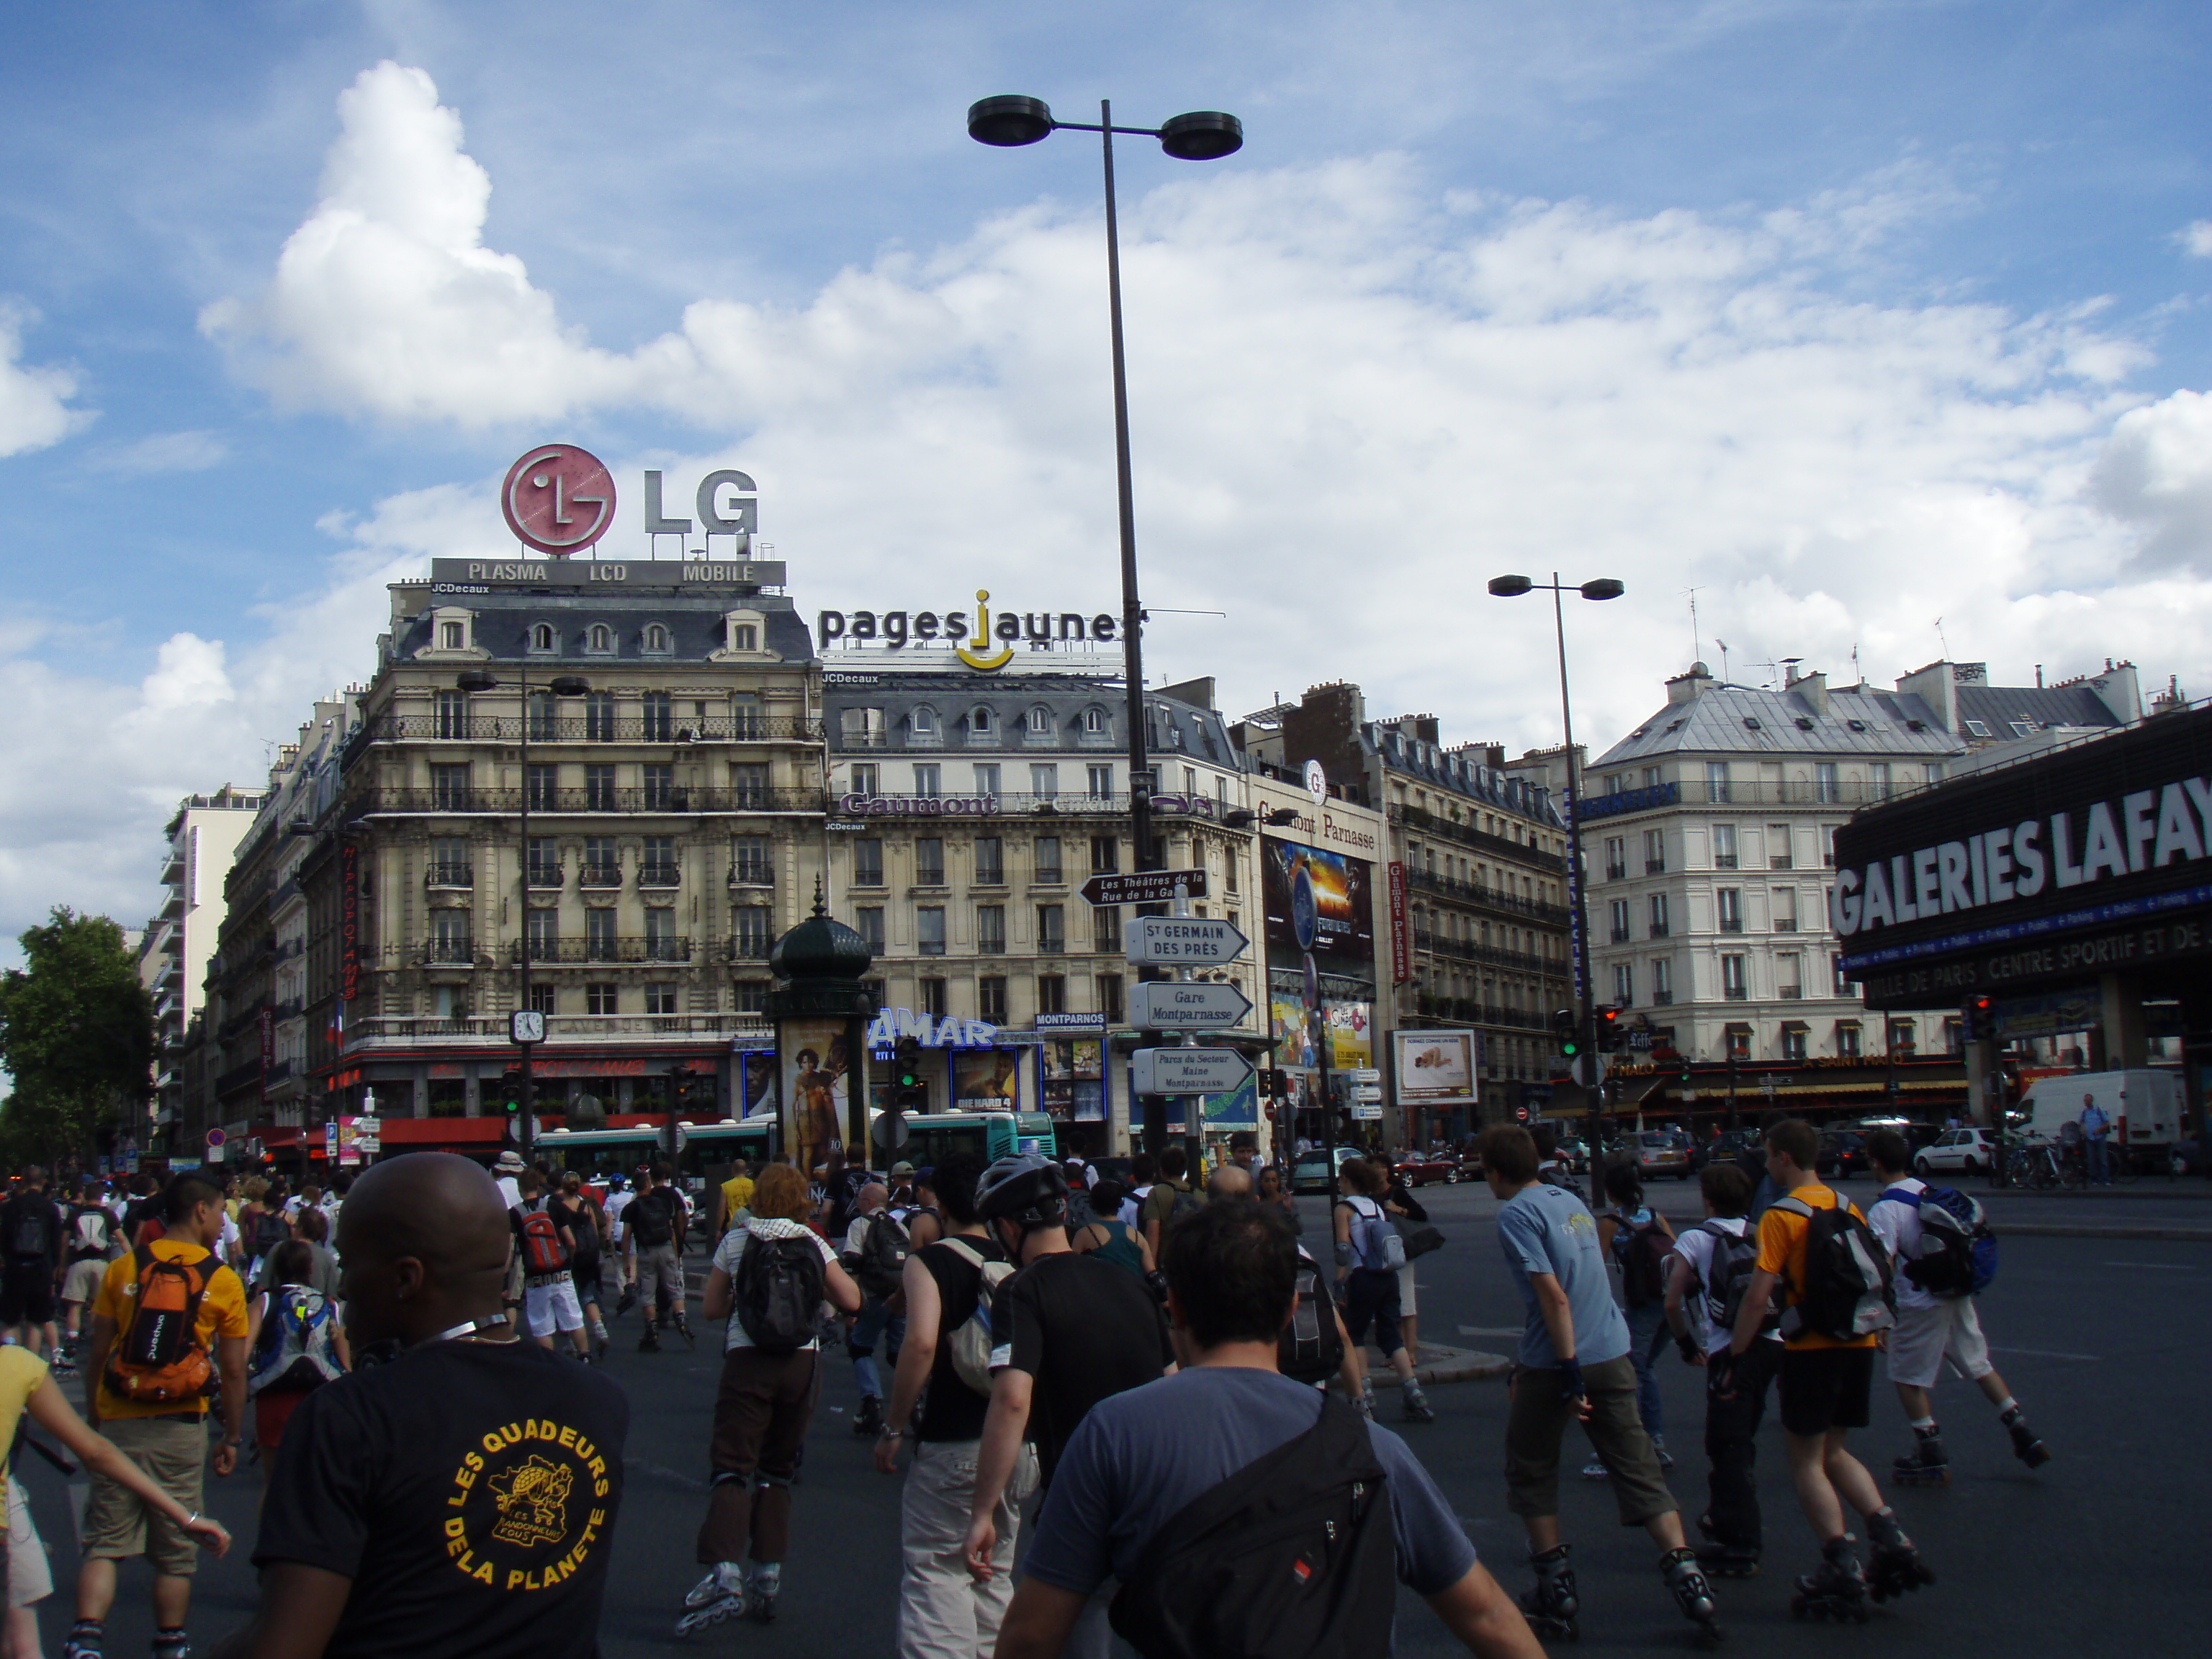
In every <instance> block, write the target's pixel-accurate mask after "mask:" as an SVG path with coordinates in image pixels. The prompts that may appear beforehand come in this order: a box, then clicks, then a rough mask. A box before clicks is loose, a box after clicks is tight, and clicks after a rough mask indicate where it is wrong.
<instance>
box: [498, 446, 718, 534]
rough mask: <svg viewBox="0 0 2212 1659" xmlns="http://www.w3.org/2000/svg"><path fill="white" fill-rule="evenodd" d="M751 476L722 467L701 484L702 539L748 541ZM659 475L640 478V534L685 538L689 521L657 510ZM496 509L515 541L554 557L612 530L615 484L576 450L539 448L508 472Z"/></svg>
mask: <svg viewBox="0 0 2212 1659" xmlns="http://www.w3.org/2000/svg"><path fill="white" fill-rule="evenodd" d="M757 491H758V486H757V485H756V484H755V483H753V481H752V478H751V477H750V475H749V474H747V473H744V472H740V471H737V469H736V468H734V467H725V468H723V469H721V470H720V471H715V472H709V473H708V475H707V476H706V477H703V478H702V479H701V480H700V481H699V489H698V491H697V493H696V495H694V496H693V498H692V499H693V501H694V504H695V505H696V508H697V511H698V515H699V516H698V527H699V529H700V530H701V531H702V532H703V533H704V534H706V535H707V536H708V537H710V538H711V537H714V536H750V535H751V534H752V533H753V532H755V531H757V529H758V528H759V527H760V503H759V501H757V499H756V497H757ZM661 499H662V496H661V475H660V474H659V473H658V472H648V473H647V474H646V475H645V533H646V534H647V535H648V536H689V535H690V533H691V532H692V528H693V525H692V520H690V519H672V518H670V517H669V516H668V514H667V513H665V512H663V511H662V510H661ZM500 510H501V514H502V515H503V516H504V517H505V518H506V520H507V528H508V529H509V530H511V531H513V532H514V537H515V539H516V540H517V541H520V542H521V543H522V544H524V545H525V546H526V547H534V548H536V549H537V550H538V551H539V552H541V553H544V554H549V555H550V556H552V557H554V558H556V559H564V558H567V557H568V556H570V555H571V554H574V553H578V552H581V551H584V550H588V549H590V548H592V547H594V546H596V545H597V544H598V543H599V538H601V537H602V536H604V535H605V534H606V533H607V532H608V531H609V530H610V529H611V528H612V527H613V526H614V521H615V481H614V476H613V475H612V474H611V473H610V472H609V471H607V469H606V465H605V463H604V462H603V461H601V460H600V459H599V457H598V456H596V455H594V454H592V453H591V451H589V450H588V449H582V448H579V447H577V446H576V445H574V444H540V445H539V446H538V447H537V448H535V449H532V450H531V451H529V452H528V453H526V454H525V455H524V456H523V457H522V459H520V460H519V461H517V462H515V464H514V465H513V466H511V467H509V468H508V469H507V479H506V482H505V483H502V484H501V486H500Z"/></svg>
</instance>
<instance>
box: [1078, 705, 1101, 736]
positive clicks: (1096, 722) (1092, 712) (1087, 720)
mask: <svg viewBox="0 0 2212 1659" xmlns="http://www.w3.org/2000/svg"><path fill="white" fill-rule="evenodd" d="M1083 729H1084V730H1085V732H1091V733H1093V734H1094V735H1095V734H1096V733H1097V732H1103V731H1104V730H1105V729H1106V711H1105V710H1104V709H1103V708H1086V709H1085V710H1084V711H1083Z"/></svg>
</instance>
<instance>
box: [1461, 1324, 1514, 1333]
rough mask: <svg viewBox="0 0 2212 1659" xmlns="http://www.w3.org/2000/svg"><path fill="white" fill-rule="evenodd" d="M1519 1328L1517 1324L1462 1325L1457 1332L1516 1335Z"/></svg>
mask: <svg viewBox="0 0 2212 1659" xmlns="http://www.w3.org/2000/svg"><path fill="white" fill-rule="evenodd" d="M1459 1334H1461V1335H1462V1336H1518V1335H1520V1334H1521V1327H1520V1326H1518V1325H1462V1326H1461V1327H1460V1328H1459Z"/></svg>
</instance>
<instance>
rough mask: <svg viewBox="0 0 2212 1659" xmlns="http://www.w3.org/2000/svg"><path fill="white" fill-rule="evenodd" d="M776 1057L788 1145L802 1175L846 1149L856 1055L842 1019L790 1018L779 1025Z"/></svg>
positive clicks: (784, 1131) (808, 1173)
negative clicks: (833, 1151) (834, 1152)
mask: <svg viewBox="0 0 2212 1659" xmlns="http://www.w3.org/2000/svg"><path fill="white" fill-rule="evenodd" d="M776 1042H777V1048H776V1059H777V1061H778V1065H779V1067H780V1069H781V1072H782V1073H783V1079H782V1081H783V1091H782V1092H783V1100H784V1120H783V1144H784V1146H786V1147H787V1148H788V1149H789V1150H790V1152H791V1154H792V1161H793V1164H795V1165H796V1166H797V1167H798V1169H799V1172H800V1173H801V1174H803V1175H811V1173H812V1172H813V1171H814V1170H816V1169H817V1168H819V1167H820V1166H821V1164H823V1162H824V1161H826V1160H827V1159H828V1158H829V1152H830V1149H831V1148H833V1147H836V1146H842V1144H843V1142H844V1137H845V1127H844V1126H845V1124H846V1123H847V1122H848V1121H849V1114H848V1112H847V1110H846V1103H847V1101H848V1098H849V1095H848V1090H849V1089H850V1087H851V1079H850V1073H851V1072H852V1069H853V1056H852V1051H851V1050H850V1049H849V1048H848V1047H847V1046H846V1041H845V1022H844V1021H843V1020H842V1019H787V1020H784V1021H782V1022H781V1023H780V1024H778V1025H777V1027H776Z"/></svg>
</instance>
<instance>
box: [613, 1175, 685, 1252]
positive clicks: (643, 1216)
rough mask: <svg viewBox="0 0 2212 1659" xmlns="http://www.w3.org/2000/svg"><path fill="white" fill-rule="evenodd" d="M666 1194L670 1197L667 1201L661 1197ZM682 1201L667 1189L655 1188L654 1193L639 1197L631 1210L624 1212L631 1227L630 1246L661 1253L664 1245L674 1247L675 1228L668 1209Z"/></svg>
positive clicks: (631, 1203)
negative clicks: (660, 1249) (633, 1245)
mask: <svg viewBox="0 0 2212 1659" xmlns="http://www.w3.org/2000/svg"><path fill="white" fill-rule="evenodd" d="M664 1193H665V1194H667V1196H666V1197H665V1198H663V1197H662V1196H661V1194H664ZM656 1200H657V1201H656ZM683 1201H684V1200H682V1199H680V1198H678V1197H677V1196H676V1194H675V1193H674V1192H673V1191H671V1189H670V1188H666V1187H655V1188H653V1190H652V1191H650V1192H646V1193H640V1194H638V1195H637V1196H636V1197H635V1198H634V1199H632V1200H630V1204H629V1209H627V1210H625V1211H623V1220H625V1221H626V1222H628V1223H629V1236H630V1240H631V1242H632V1243H635V1244H636V1245H637V1247H638V1248H639V1249H646V1250H652V1249H659V1247H660V1246H661V1245H663V1244H668V1243H673V1242H674V1241H675V1238H676V1224H675V1223H674V1222H673V1221H672V1220H671V1219H670V1207H669V1206H671V1205H677V1204H681V1203H682V1202H683Z"/></svg>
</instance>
